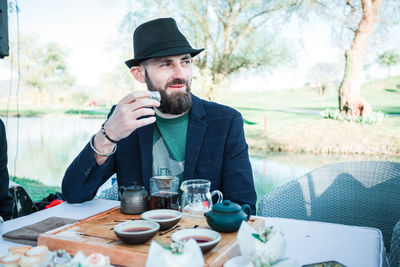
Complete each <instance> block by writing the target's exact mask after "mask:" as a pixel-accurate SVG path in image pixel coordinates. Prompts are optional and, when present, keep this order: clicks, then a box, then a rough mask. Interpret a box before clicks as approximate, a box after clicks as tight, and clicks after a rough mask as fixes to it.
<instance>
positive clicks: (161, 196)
mask: <svg viewBox="0 0 400 267" xmlns="http://www.w3.org/2000/svg"><path fill="white" fill-rule="evenodd" d="M178 199H179V194H178V193H177V192H157V193H154V194H152V195H151V196H150V209H151V210H155V209H173V210H178V209H179V202H178Z"/></svg>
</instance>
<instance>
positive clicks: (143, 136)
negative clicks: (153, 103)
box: [137, 124, 154, 188]
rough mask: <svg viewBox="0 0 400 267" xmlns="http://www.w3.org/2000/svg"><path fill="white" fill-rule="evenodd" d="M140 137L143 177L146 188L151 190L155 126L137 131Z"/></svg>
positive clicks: (148, 126)
mask: <svg viewBox="0 0 400 267" xmlns="http://www.w3.org/2000/svg"><path fill="white" fill-rule="evenodd" d="M137 131H138V136H139V146H140V157H141V162H142V177H143V184H144V186H145V188H150V177H151V168H152V163H153V132H154V124H150V125H147V126H144V127H141V128H139V129H137Z"/></svg>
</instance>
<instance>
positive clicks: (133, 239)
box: [114, 220, 160, 244]
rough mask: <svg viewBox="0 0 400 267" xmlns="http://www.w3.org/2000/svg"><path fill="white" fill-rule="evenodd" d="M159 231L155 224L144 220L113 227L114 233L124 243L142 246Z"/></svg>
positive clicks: (157, 225)
mask: <svg viewBox="0 0 400 267" xmlns="http://www.w3.org/2000/svg"><path fill="white" fill-rule="evenodd" d="M159 229H160V225H159V224H158V223H156V222H152V221H146V220H135V221H126V222H122V223H119V224H117V225H115V226H114V233H115V234H116V235H117V236H118V237H119V238H120V239H121V240H122V241H124V242H125V243H128V244H143V243H146V242H147V241H148V240H150V239H151V238H152V237H153V236H155V235H156V234H157V232H158V230H159Z"/></svg>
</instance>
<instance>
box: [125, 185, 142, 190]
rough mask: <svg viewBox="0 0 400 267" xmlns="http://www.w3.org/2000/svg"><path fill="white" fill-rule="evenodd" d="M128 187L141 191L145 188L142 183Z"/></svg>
mask: <svg viewBox="0 0 400 267" xmlns="http://www.w3.org/2000/svg"><path fill="white" fill-rule="evenodd" d="M126 189H127V190H128V191H140V190H144V186H142V185H132V186H129V187H126Z"/></svg>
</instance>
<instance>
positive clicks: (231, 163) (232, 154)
mask: <svg viewBox="0 0 400 267" xmlns="http://www.w3.org/2000/svg"><path fill="white" fill-rule="evenodd" d="M222 175H223V177H222V179H223V182H222V188H223V192H224V199H229V200H231V201H233V202H236V203H238V204H240V205H242V204H248V205H250V208H251V212H252V214H256V201H257V195H256V191H255V188H254V181H253V172H252V169H251V164H250V160H249V154H248V146H247V143H246V139H245V134H244V129H243V118H242V116H241V115H240V113H239V112H237V111H235V116H234V117H233V119H232V123H231V127H230V129H229V132H228V136H227V139H226V145H225V151H224V160H223V174H222Z"/></svg>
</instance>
